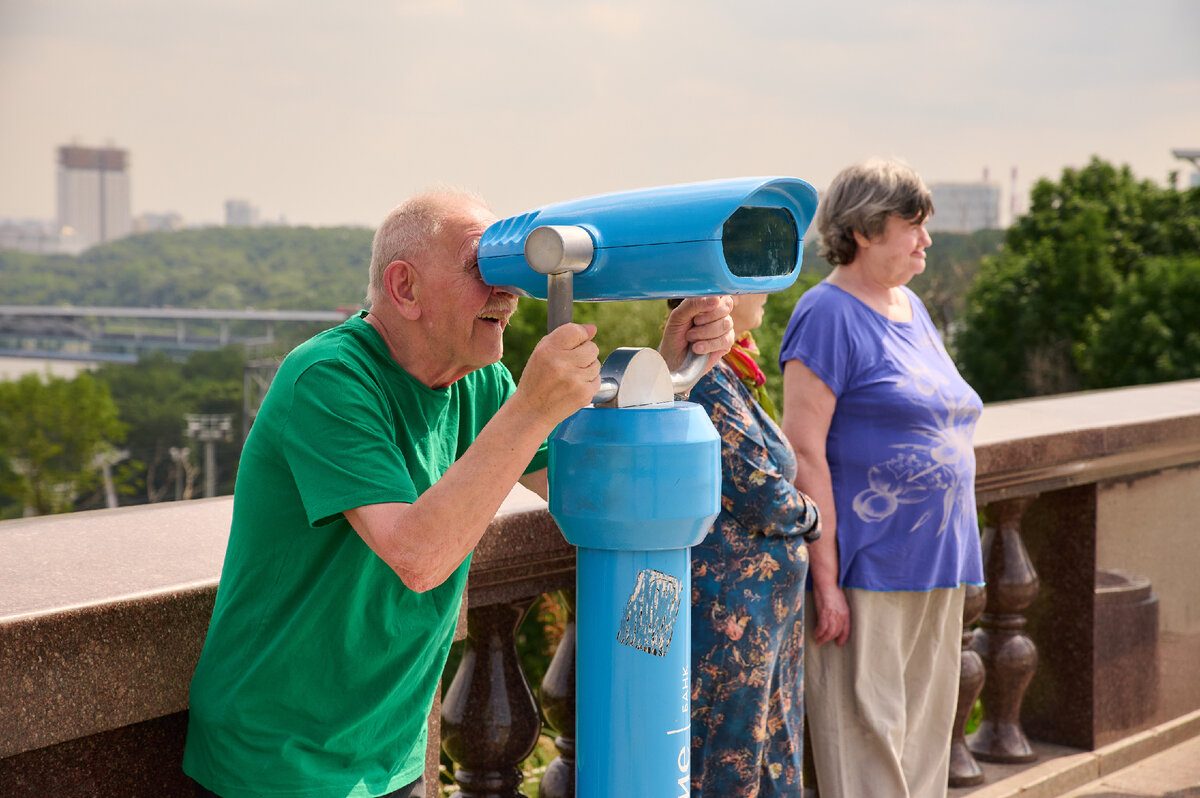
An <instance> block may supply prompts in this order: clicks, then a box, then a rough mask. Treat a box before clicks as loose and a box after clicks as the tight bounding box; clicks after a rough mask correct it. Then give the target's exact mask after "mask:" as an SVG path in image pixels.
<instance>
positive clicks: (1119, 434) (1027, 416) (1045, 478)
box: [975, 380, 1200, 502]
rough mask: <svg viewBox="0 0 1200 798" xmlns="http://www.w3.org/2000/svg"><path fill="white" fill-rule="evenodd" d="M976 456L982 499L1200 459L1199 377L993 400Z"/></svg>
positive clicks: (978, 438)
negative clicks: (1070, 392) (1102, 389)
mask: <svg viewBox="0 0 1200 798" xmlns="http://www.w3.org/2000/svg"><path fill="white" fill-rule="evenodd" d="M975 456H976V459H977V462H978V477H977V484H976V489H977V493H978V495H979V498H980V499H981V502H986V501H990V500H993V499H998V498H1004V497H1006V496H1013V495H1020V494H1021V493H1026V494H1028V493H1034V492H1039V491H1043V490H1052V489H1055V488H1061V487H1066V486H1068V485H1077V484H1084V483H1087V482H1097V481H1100V480H1103V479H1109V478H1113V477H1119V476H1132V475H1135V474H1138V473H1145V472H1148V471H1154V470H1160V469H1163V468H1170V467H1173V466H1180V465H1188V464H1191V463H1196V462H1200V380H1184V381H1180V382H1171V383H1163V384H1159V385H1144V386H1137V387H1133V388H1118V389H1114V390H1107V391H1089V392H1084V393H1076V394H1064V395H1060V396H1049V397H1040V398H1035V399H1021V400H1017V401H1012V402H996V403H992V404H988V405H986V406H985V407H984V410H983V415H982V416H981V417H980V419H979V425H978V426H977V428H976V430H975Z"/></svg>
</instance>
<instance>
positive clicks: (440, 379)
mask: <svg viewBox="0 0 1200 798" xmlns="http://www.w3.org/2000/svg"><path fill="white" fill-rule="evenodd" d="M365 320H366V322H367V324H369V325H371V326H372V327H374V328H375V332H377V333H378V334H379V337H380V338H382V339H383V343H384V346H386V347H387V350H388V354H389V355H391V356H392V360H394V361H395V362H396V365H398V366H399V367H400V368H402V369H404V370H405V371H406V372H407V373H408V375H409V376H410V377H412V378H413V379H415V380H416V381H417V382H419V383H421V384H422V385H425V386H427V387H429V388H436V389H439V390H440V389H442V388H446V387H448V386H449V385H451V384H452V383H454V382H455V381H457V380H459V379H461V378H462V377H464V376H466V372H464V373H460V374H455V373H451V372H447V371H446V370H445V369H444V368H439V365H440V364H436V363H432V362H430V359H429V357H428V356H427V353H428V352H429V351H430V347H429V346H426V345H423V338H422V335H421V329H420V327H419V326H417V325H415V324H410V323H406V322H405V321H404V320H403V319H396V318H394V317H390V318H389V317H387V316H385V315H383V314H380V313H375V312H372V311H368V312H367V315H366V318H365ZM402 342H403V345H402Z"/></svg>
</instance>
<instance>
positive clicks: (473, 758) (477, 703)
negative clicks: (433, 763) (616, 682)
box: [442, 599, 542, 798]
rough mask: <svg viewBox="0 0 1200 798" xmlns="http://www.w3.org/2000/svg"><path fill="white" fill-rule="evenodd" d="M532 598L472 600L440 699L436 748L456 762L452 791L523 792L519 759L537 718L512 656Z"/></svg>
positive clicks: (533, 738) (471, 797) (509, 795)
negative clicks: (458, 657)
mask: <svg viewBox="0 0 1200 798" xmlns="http://www.w3.org/2000/svg"><path fill="white" fill-rule="evenodd" d="M531 602H532V600H531V599H522V600H520V601H514V602H511V603H507V604H491V605H487V606H483V607H472V608H470V609H469V610H468V611H467V639H466V645H465V646H464V649H463V656H462V662H460V663H459V666H458V671H457V672H456V673H455V674H454V679H453V681H451V683H450V689H449V690H447V691H446V697H445V698H444V699H443V701H442V748H443V749H444V750H445V751H446V753H447V754H449V756H450V758H451V759H453V760H454V761H455V763H457V765H458V768H457V769H456V770H455V771H454V780H455V782H457V784H458V787H459V790H458V792H456V793H454V798H523V796H522V794H521V792H520V789H519V788H520V784H521V781H522V779H523V776H522V773H521V763H522V762H523V761H524V760H525V758H526V757H528V756H529V754H530V753H531V752H532V751H533V749H534V746H536V745H537V741H538V736H539V735H540V734H541V728H542V721H541V717H540V716H539V715H538V707H537V702H536V701H534V698H533V693H532V692H531V691H530V689H529V683H528V682H527V681H526V680H525V673H524V672H523V671H522V670H521V664H520V660H519V658H518V656H517V643H516V630H517V626H518V625H519V624H520V622H521V618H522V617H523V616H524V615H525V611H526V610H527V609H528V607H529V605H530V603H531Z"/></svg>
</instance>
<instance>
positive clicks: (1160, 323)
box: [1078, 254, 1200, 388]
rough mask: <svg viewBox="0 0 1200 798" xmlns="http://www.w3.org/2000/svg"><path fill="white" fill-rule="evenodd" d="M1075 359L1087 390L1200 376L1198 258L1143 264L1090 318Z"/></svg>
mask: <svg viewBox="0 0 1200 798" xmlns="http://www.w3.org/2000/svg"><path fill="white" fill-rule="evenodd" d="M1078 359H1079V367H1080V371H1081V372H1082V374H1083V377H1084V381H1085V384H1087V385H1088V387H1091V388H1111V387H1116V386H1120V385H1143V384H1147V383H1152V382H1164V381H1167V380H1182V379H1189V378H1192V377H1197V376H1200V254H1198V255H1191V256H1186V257H1179V258H1152V259H1151V260H1149V261H1147V262H1146V264H1145V267H1144V268H1143V269H1142V270H1141V273H1140V274H1134V275H1132V276H1131V277H1130V278H1129V279H1128V280H1126V281H1125V282H1124V284H1122V286H1121V288H1120V289H1119V290H1118V291H1117V294H1116V296H1115V297H1114V299H1113V303H1112V307H1111V308H1100V309H1098V310H1097V312H1096V314H1095V315H1094V316H1093V317H1092V318H1091V322H1090V324H1089V325H1088V330H1087V334H1086V336H1085V338H1084V342H1083V343H1082V344H1080V346H1079V358H1078Z"/></svg>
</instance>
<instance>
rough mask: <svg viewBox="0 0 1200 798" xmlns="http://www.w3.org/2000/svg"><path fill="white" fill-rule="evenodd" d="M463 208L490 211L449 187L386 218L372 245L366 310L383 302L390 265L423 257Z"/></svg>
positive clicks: (474, 196) (471, 196) (470, 193)
mask: <svg viewBox="0 0 1200 798" xmlns="http://www.w3.org/2000/svg"><path fill="white" fill-rule="evenodd" d="M463 205H479V206H482V207H484V208H486V207H488V204H487V202H486V201H484V199H483V197H481V196H479V195H478V194H476V193H475V192H473V191H468V190H466V189H461V188H453V187H448V186H443V187H438V188H435V189H431V190H429V191H426V192H423V193H421V194H417V195H416V196H414V197H410V198H409V199H407V200H405V201H404V202H402V203H400V204H399V205H397V206H396V207H395V208H392V210H391V211H390V212H389V213H388V215H387V216H386V217H384V220H383V222H381V223H380V225H379V229H377V230H376V231H375V240H374V242H373V243H372V244H371V269H370V274H369V276H368V278H367V307H368V308H370V307H372V306H374V304H375V302H377V301H379V300H381V299H383V297H384V296H386V294H387V290H386V288H385V287H384V284H383V273H384V271H385V270H386V269H387V267H388V264H390V263H393V262H395V261H398V260H406V261H410V262H411V261H412V260H413V259H414V258H418V257H420V256H421V255H423V254H424V253H425V252H426V251H427V250H428V248H429V244H430V242H432V241H433V240H434V239H436V238H437V236H438V235H439V234H440V233H441V232H442V228H443V227H444V226H445V224H446V220H447V219H448V218H450V216H451V215H452V214H453V212H454V211H455V210H456V209H457V208H459V207H462V206H463Z"/></svg>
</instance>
